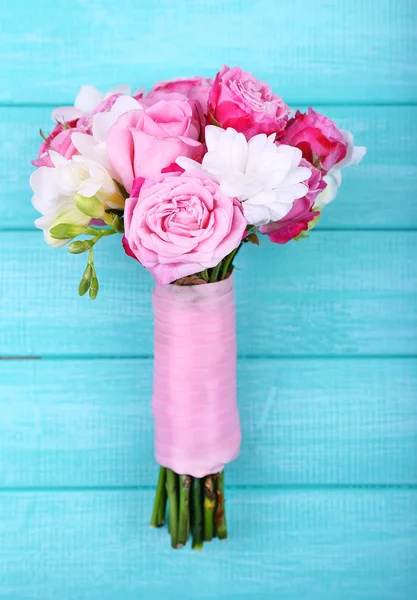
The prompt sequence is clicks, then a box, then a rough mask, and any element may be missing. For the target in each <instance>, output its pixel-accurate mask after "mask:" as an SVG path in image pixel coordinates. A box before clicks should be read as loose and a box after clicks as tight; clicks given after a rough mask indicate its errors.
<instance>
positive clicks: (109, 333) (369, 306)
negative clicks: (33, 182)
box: [0, 231, 417, 357]
mask: <svg viewBox="0 0 417 600" xmlns="http://www.w3.org/2000/svg"><path fill="white" fill-rule="evenodd" d="M0 238H1V239H0V265H1V278H0V301H1V307H2V311H4V314H6V315H7V319H4V320H3V322H0V356H9V355H14V356H16V355H17V356H33V355H34V356H56V355H71V356H90V355H93V356H124V357H129V356H147V355H150V354H152V348H153V340H152V337H153V333H152V331H153V326H152V312H151V290H152V287H153V280H152V278H151V276H150V275H149V273H147V272H146V271H145V270H144V269H143V268H142V267H141V266H140V265H139V264H138V263H137V262H136V261H134V260H132V259H131V258H129V257H127V256H125V255H124V253H123V251H122V249H121V248H120V247H119V245H118V244H120V240H119V239H115V238H108V239H106V240H104V241H102V242H101V248H100V249H98V250H97V252H96V256H97V272H98V275H99V278H100V282H101V291H100V294H99V297H98V298H97V300H96V301H94V302H91V301H90V300H89V299H88V298H81V299H80V298H79V297H78V295H77V287H78V282H79V278H80V277H81V274H82V272H83V270H84V265H85V260H86V259H85V256H84V255H78V256H74V255H72V256H70V255H68V253H67V251H66V249H65V248H61V249H58V250H56V249H52V248H50V247H48V246H46V244H44V242H43V239H42V236H41V234H40V232H31V233H29V232H22V233H15V232H3V233H2V235H1V236H0ZM416 250H417V233H415V232H394V231H393V232H336V233H334V232H315V234H314V235H312V236H311V237H310V238H309V239H307V240H303V242H302V243H296V242H293V243H291V244H287V245H285V246H279V245H273V244H271V243H270V242H269V241H268V240H267V239H264V240H263V241H262V244H261V247H260V248H256V247H254V246H251V247H250V248H248V247H247V246H245V248H244V249H243V250H242V253H241V255H240V258H239V261H238V266H239V271H238V272H237V274H236V296H237V319H238V344H239V352H240V355H242V356H243V355H250V356H259V355H261V356H305V355H308V356H324V355H326V356H327V355H337V356H354V355H367V354H372V355H378V356H381V355H387V354H388V355H415V354H417V302H416V295H417V262H416V260H415V256H416ZM203 333H204V332H203V331H202V334H203Z"/></svg>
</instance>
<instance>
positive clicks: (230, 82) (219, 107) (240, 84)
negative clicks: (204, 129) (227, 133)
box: [209, 66, 290, 139]
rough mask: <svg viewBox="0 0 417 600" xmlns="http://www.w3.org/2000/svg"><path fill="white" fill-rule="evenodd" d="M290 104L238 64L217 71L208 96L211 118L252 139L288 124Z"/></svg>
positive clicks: (282, 128) (280, 131) (282, 129)
mask: <svg viewBox="0 0 417 600" xmlns="http://www.w3.org/2000/svg"><path fill="white" fill-rule="evenodd" d="M289 113H290V109H289V107H288V106H287V105H286V104H285V102H284V101H283V100H282V98H280V97H279V96H276V95H275V94H273V93H272V91H271V88H270V87H269V85H267V84H266V83H263V82H262V81H259V80H258V79H256V78H255V77H254V76H253V75H251V73H247V72H246V71H242V69H240V68H239V67H233V68H232V69H230V68H229V67H227V66H224V67H222V69H221V70H220V71H219V73H217V75H216V79H215V81H214V84H213V87H212V88H211V91H210V95H209V120H210V119H211V120H212V123H213V124H214V125H216V122H217V123H219V124H220V125H221V126H222V127H223V128H224V129H227V127H233V129H235V130H236V131H238V132H239V133H244V134H245V136H246V138H247V139H249V138H251V137H253V136H254V135H256V134H258V133H266V134H267V135H269V134H271V133H276V134H277V136H278V137H279V136H280V134H281V133H282V132H283V131H284V129H285V126H286V124H287V120H288V115H289Z"/></svg>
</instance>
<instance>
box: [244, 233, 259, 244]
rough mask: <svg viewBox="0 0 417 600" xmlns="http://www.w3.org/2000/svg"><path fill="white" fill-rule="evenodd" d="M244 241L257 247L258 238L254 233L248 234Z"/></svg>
mask: <svg viewBox="0 0 417 600" xmlns="http://www.w3.org/2000/svg"><path fill="white" fill-rule="evenodd" d="M246 239H247V240H248V241H249V242H251V243H252V244H255V246H259V238H258V236H257V234H256V233H250V234H249V235H247V236H246Z"/></svg>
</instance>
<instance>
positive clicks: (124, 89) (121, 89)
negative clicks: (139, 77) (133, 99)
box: [104, 83, 132, 99]
mask: <svg viewBox="0 0 417 600" xmlns="http://www.w3.org/2000/svg"><path fill="white" fill-rule="evenodd" d="M114 94H124V95H125V96H131V95H132V88H131V86H130V85H127V84H126V83H122V84H121V85H116V87H114V88H111V90H109V91H108V92H106V93H105V94H104V99H106V98H110V96H114Z"/></svg>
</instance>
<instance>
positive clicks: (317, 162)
mask: <svg viewBox="0 0 417 600" xmlns="http://www.w3.org/2000/svg"><path fill="white" fill-rule="evenodd" d="M52 119H53V121H54V122H55V125H54V128H53V129H52V131H51V133H49V134H48V135H47V136H45V135H44V134H43V133H42V131H41V136H42V138H43V142H42V144H41V146H40V149H39V155H38V158H37V159H36V160H34V161H33V164H34V166H35V167H37V169H36V171H35V172H34V173H33V174H32V176H31V179H30V183H31V187H32V190H33V194H34V195H33V199H32V202H33V205H34V206H35V208H36V209H37V210H38V211H39V212H40V213H41V215H42V216H41V217H40V218H38V219H37V220H36V222H35V223H36V226H37V227H38V228H40V229H42V230H43V233H44V237H45V241H46V242H47V243H48V244H50V245H51V246H54V247H59V246H63V245H66V244H68V250H69V252H70V253H72V254H80V253H86V254H87V265H86V268H85V271H84V273H83V275H82V277H81V281H80V284H79V290H78V291H79V294H80V295H84V294H86V293H87V292H88V293H89V296H90V298H92V299H94V298H96V296H97V294H98V291H99V283H98V277H97V273H96V269H95V264H94V252H95V249H96V246H97V244H98V242H99V241H100V240H101V239H104V238H106V237H108V236H110V235H114V234H120V235H121V236H122V239H121V241H122V245H123V247H124V250H125V252H126V254H128V255H129V256H131V257H132V258H134V259H136V260H137V261H138V262H139V263H141V265H143V267H145V268H146V269H148V270H149V271H150V273H151V274H152V275H153V277H154V278H155V281H156V286H155V290H154V294H153V307H154V317H155V366H154V394H153V401H152V402H153V413H154V418H155V455H156V459H157V462H158V463H159V464H160V472H159V478H158V483H157V490H156V497H155V504H154V509H153V514H152V519H151V524H152V525H153V526H157V527H159V526H161V525H163V524H164V521H165V517H166V511H167V504H168V528H169V532H170V536H171V541H172V546H173V547H174V548H179V547H182V546H184V545H185V544H186V542H187V540H188V538H189V537H190V535H191V536H192V540H193V542H192V544H193V548H196V549H200V548H201V547H202V545H203V541H210V540H211V539H212V538H213V537H214V536H217V537H218V538H220V539H224V538H226V537H227V528H226V519H225V501H224V466H225V464H226V463H228V462H230V461H231V460H233V459H234V458H236V456H237V455H238V453H239V446H240V438H241V433H240V424H239V415H238V411H237V404H236V337H235V314H234V297H233V268H234V261H235V258H236V255H237V253H238V252H239V250H240V248H242V247H243V246H244V245H247V244H249V245H250V244H255V245H258V244H259V239H260V237H259V235H261V236H262V235H266V236H268V237H269V239H270V240H271V241H272V242H275V243H278V244H285V243H287V242H289V241H290V240H293V239H294V240H297V241H298V240H300V239H301V238H303V237H306V236H307V235H308V234H307V232H308V231H310V230H311V229H313V228H314V226H315V225H316V223H317V221H318V220H319V218H320V215H321V212H322V210H323V209H324V207H325V206H326V205H327V204H329V203H330V202H331V201H332V200H333V199H334V198H335V197H336V195H337V192H338V189H339V187H340V185H341V181H342V174H341V172H342V169H343V168H344V167H347V166H349V165H353V164H357V163H358V162H359V161H360V160H361V159H362V157H363V156H364V154H365V151H366V150H365V148H364V147H357V146H354V144H353V136H352V134H351V133H349V132H347V131H342V130H340V129H339V128H338V127H337V126H336V125H335V124H334V123H333V121H331V120H330V119H329V118H327V117H325V116H323V115H321V114H319V113H318V112H316V111H314V110H313V109H312V108H309V109H308V112H307V113H301V112H300V111H297V112H295V114H291V111H290V108H289V107H288V106H287V105H286V104H285V102H284V101H283V100H282V98H281V97H279V96H277V95H275V94H274V93H273V92H272V91H271V89H270V87H269V86H268V85H267V84H266V83H263V82H261V81H259V80H257V79H256V78H255V77H253V76H252V75H251V74H250V73H247V72H245V71H243V70H242V69H240V68H239V67H234V68H229V67H227V66H224V67H223V68H222V69H221V70H220V71H219V72H218V73H217V75H216V77H215V79H214V80H211V79H207V78H203V77H194V78H190V79H178V80H174V81H168V82H163V83H159V84H157V85H155V86H154V87H153V88H152V90H151V91H150V92H149V93H146V92H145V91H144V90H138V91H136V92H135V93H133V94H132V93H131V90H130V88H128V87H127V86H120V87H117V88H114V89H112V90H110V91H109V92H107V93H106V94H103V93H101V92H100V91H98V90H97V89H95V88H94V87H92V86H83V87H82V88H81V90H80V92H79V94H78V96H77V98H76V100H75V103H74V106H64V107H60V108H57V109H55V110H54V111H53V113H52ZM76 238H77V239H76ZM202 322H204V335H203V334H202V333H201V323H202Z"/></svg>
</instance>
